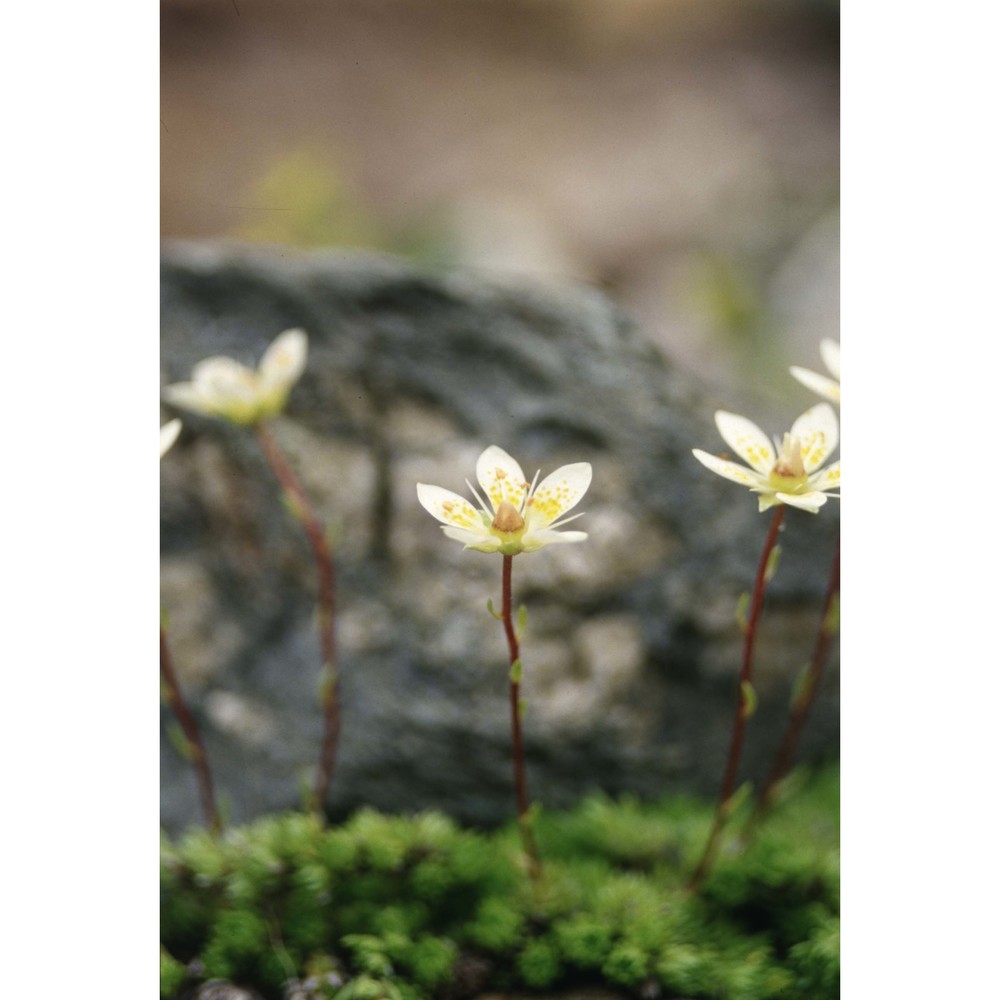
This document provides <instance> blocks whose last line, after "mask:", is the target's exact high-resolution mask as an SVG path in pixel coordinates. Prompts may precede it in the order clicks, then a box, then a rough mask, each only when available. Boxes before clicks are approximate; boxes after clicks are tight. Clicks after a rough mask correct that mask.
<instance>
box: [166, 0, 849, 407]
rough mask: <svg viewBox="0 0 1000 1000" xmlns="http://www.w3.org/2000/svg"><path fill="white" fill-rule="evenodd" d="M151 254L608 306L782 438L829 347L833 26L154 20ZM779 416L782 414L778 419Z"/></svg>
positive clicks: (471, 18) (734, 6) (650, 16)
mask: <svg viewBox="0 0 1000 1000" xmlns="http://www.w3.org/2000/svg"><path fill="white" fill-rule="evenodd" d="M161 12H162V55H161V132H160V139H161V161H162V163H161V165H162V174H161V185H162V234H163V237H164V238H165V239H168V240H169V239H176V238H181V239H190V238H195V239H200V238H219V237H225V238H233V239H239V240H249V241H259V242H265V243H276V244H284V245H291V246H297V247H319V246H338V247H357V248H365V249H369V250H379V251H386V252H390V253H393V254H397V255H401V256H403V257H406V258H409V259H411V260H413V261H415V262H417V263H418V264H419V265H420V266H422V267H426V268H430V269H444V268H454V267H458V268H461V269H463V270H465V271H467V272H472V273H473V274H475V273H476V272H481V273H482V274H483V275H484V276H488V277H490V278H497V277H500V278H503V279H513V280H517V281H520V280H530V281H541V282H545V283H552V282H565V281H567V280H569V281H578V282H585V283H587V284H590V285H593V286H596V287H598V288H600V289H602V290H604V291H605V292H606V293H607V294H608V295H610V296H611V297H612V298H613V299H614V300H615V301H616V302H618V303H619V304H620V305H622V306H623V307H624V308H625V309H626V310H627V311H628V312H629V313H631V315H632V316H633V317H634V318H635V319H636V320H637V321H638V323H639V325H640V327H641V329H642V331H643V332H644V335H645V336H647V337H648V338H649V339H650V340H651V341H652V342H653V343H654V344H655V345H656V346H657V348H658V349H660V350H661V351H662V352H663V353H664V354H666V355H667V356H668V357H670V358H672V359H673V360H675V361H676V362H677V363H679V364H680V365H681V366H682V367H683V368H684V369H686V370H689V371H691V372H692V373H694V374H697V375H699V376H701V377H703V378H705V379H707V380H708V381H709V383H710V384H714V385H716V386H718V387H720V390H724V388H725V387H726V386H730V385H732V384H733V383H734V382H737V381H739V382H740V383H742V385H741V388H742V391H743V395H744V396H745V397H749V398H750V399H751V400H754V399H759V400H760V403H761V406H762V407H763V408H764V412H765V413H766V412H768V411H769V410H773V409H774V408H775V406H776V404H777V408H778V409H781V410H785V411H786V412H788V413H790V414H791V415H793V416H794V413H795V412H798V411H799V410H800V409H801V408H802V406H801V405H800V404H801V403H802V400H803V399H804V397H803V395H802V390H801V387H799V386H798V385H797V383H795V382H793V380H792V379H790V378H789V377H788V376H787V373H786V366H787V364H789V363H798V364H802V365H805V366H807V367H812V368H816V369H819V370H822V365H821V363H820V361H819V355H818V343H819V341H820V339H821V338H822V337H834V338H838V336H839V335H838V319H839V317H838V298H839V287H838V283H839V261H838V257H839V225H838V160H839V140H838V134H839V123H838V114H839V111H838V103H839V7H838V3H837V2H836V0H280V2H279V0H162V2H161ZM787 407H790V409H787Z"/></svg>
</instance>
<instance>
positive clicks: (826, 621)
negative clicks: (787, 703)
mask: <svg viewBox="0 0 1000 1000" xmlns="http://www.w3.org/2000/svg"><path fill="white" fill-rule="evenodd" d="M839 596H840V540H839V539H838V540H837V549H836V552H835V553H834V556H833V565H832V566H831V567H830V582H829V584H828V585H827V588H826V597H825V598H824V600H823V613H822V616H821V617H820V621H819V628H818V629H817V631H816V644H815V645H814V646H813V652H812V658H811V659H810V661H809V666H808V667H807V668H806V674H805V677H804V679H803V683H802V685H801V687H800V689H799V690H798V691H797V692H796V694H795V700H794V701H793V702H792V711H791V714H790V716H789V718H788V725H787V726H786V728H785V735H784V736H783V737H782V740H781V744H780V745H779V747H778V750H777V753H775V755H774V760H773V761H772V762H771V769H770V771H768V774H767V780H766V781H765V782H764V788H763V790H762V791H761V793H760V795H759V796H758V798H757V805H756V807H755V809H754V814H753V816H752V817H751V819H750V827H753V826H754V825H755V824H756V823H757V822H758V821H759V820H760V819H761V817H762V816H763V815H764V813H765V812H766V811H767V810H768V809H770V808H771V806H772V805H773V804H774V799H775V796H776V795H777V793H778V786H779V785H780V783H781V782H782V781H783V780H784V778H785V776H786V775H787V774H788V772H789V771H790V770H791V766H792V759H793V758H794V756H795V750H796V748H797V747H798V745H799V737H800V736H801V735H802V729H803V727H804V726H805V723H806V718H807V717H808V715H809V711H810V709H811V708H812V706H813V702H814V701H815V700H816V694H817V692H818V691H819V683H820V681H821V680H822V677H823V668H824V667H825V666H826V661H827V658H828V657H829V655H830V644H831V642H832V640H833V636H834V634H835V633H836V631H837V625H836V622H835V620H834V619H835V614H834V603H835V602H836V601H837V599H838V597H839Z"/></svg>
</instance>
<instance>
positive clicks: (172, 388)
mask: <svg viewBox="0 0 1000 1000" xmlns="http://www.w3.org/2000/svg"><path fill="white" fill-rule="evenodd" d="M163 398H164V399H166V400H167V402H168V403H171V404H173V405H174V406H179V407H180V408H181V409H182V410H188V411H190V412H191V413H200V414H203V415H204V416H208V417H214V416H215V412H216V411H215V407H214V406H213V405H212V404H211V403H210V402H209V401H208V400H206V399H205V396H204V393H202V391H201V389H199V388H198V386H196V385H195V384H194V382H175V383H174V384H173V385H168V386H166V387H165V388H164V390H163Z"/></svg>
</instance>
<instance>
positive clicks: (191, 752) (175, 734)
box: [167, 722, 198, 761]
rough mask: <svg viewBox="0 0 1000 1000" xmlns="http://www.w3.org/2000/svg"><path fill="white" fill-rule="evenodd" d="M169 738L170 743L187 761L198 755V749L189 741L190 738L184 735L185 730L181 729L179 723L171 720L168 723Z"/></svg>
mask: <svg viewBox="0 0 1000 1000" xmlns="http://www.w3.org/2000/svg"><path fill="white" fill-rule="evenodd" d="M167 739H169V740H170V745H171V746H172V747H173V748H174V749H175V750H176V751H177V752H178V753H179V754H180V755H181V756H182V757H183V758H184V759H185V760H186V761H193V760H195V759H196V757H197V756H198V751H197V750H196V749H195V748H194V746H192V744H191V743H189V742H188V738H187V737H186V736H185V735H184V730H183V729H181V727H180V725H179V724H178V723H176V722H170V723H169V724H168V725H167Z"/></svg>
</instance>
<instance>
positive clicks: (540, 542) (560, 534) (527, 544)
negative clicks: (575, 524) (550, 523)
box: [521, 528, 587, 552]
mask: <svg viewBox="0 0 1000 1000" xmlns="http://www.w3.org/2000/svg"><path fill="white" fill-rule="evenodd" d="M586 537H587V532H586V531H555V530H553V529H552V528H539V529H538V530H537V531H527V532H525V534H524V538H522V539H521V544H522V545H523V546H524V551H525V552H534V551H535V550H536V549H540V548H542V546H544V545H553V544H556V543H562V542H582V541H583V540H584V539H585V538H586Z"/></svg>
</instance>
